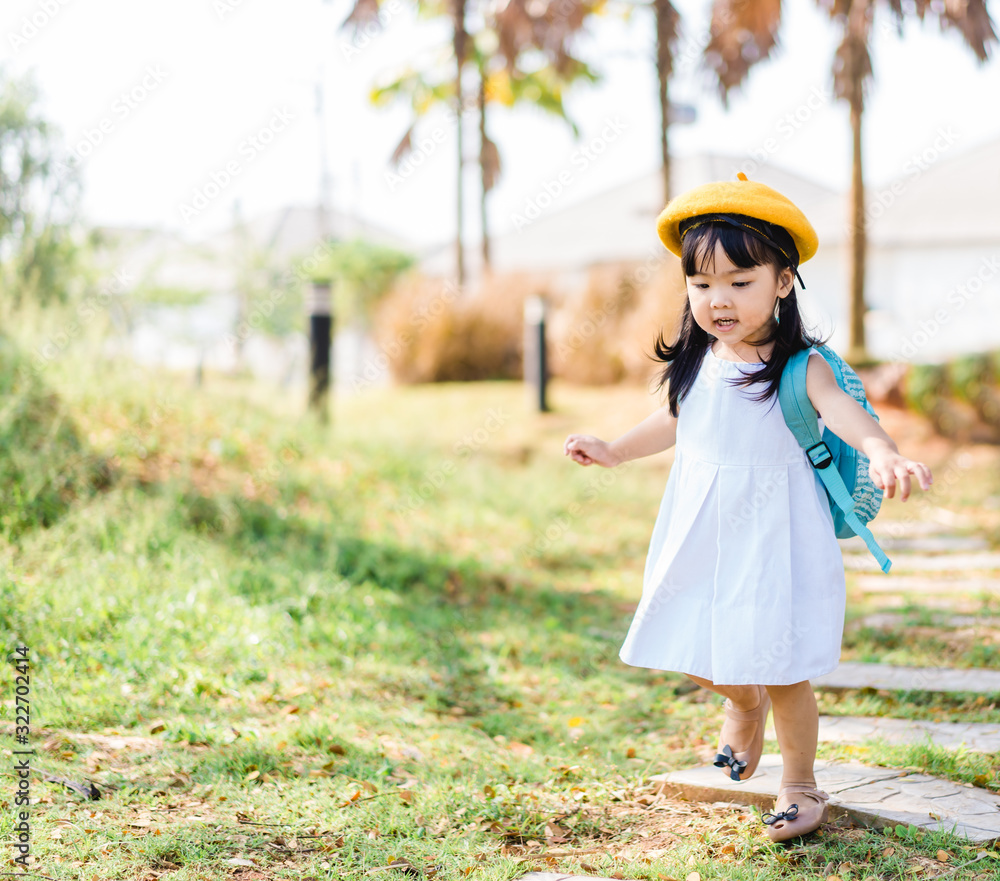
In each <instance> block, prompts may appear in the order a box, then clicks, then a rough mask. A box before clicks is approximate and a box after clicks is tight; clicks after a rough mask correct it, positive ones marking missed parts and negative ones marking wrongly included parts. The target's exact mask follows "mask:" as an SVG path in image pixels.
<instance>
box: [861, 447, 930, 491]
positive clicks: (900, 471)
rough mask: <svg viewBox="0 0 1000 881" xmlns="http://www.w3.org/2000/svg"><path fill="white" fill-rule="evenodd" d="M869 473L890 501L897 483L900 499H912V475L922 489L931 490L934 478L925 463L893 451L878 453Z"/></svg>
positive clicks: (870, 465) (873, 458)
mask: <svg viewBox="0 0 1000 881" xmlns="http://www.w3.org/2000/svg"><path fill="white" fill-rule="evenodd" d="M868 473H869V474H871V477H872V480H873V481H874V482H875V486H877V487H878V488H879V489H880V490H882V492H883V493H884V494H885V495H886V496H888V497H889V498H890V499H891V498H892V497H893V496H894V495H895V493H896V483H897V482H898V483H899V498H900V500H901V501H904V502H905V501H906V500H907V499H908V498H909V497H910V475H911V474H913V475H914V476H915V477H916V478H917V481H918V483H919V484H920V488H921V489H922V490H924V491H927V490H928V489H930V487H931V484H932V483H933V482H934V478H933V477H932V476H931V469H930V468H928V467H927V466H926V465H924V463H923V462H914V461H913V460H912V459H907V458H906V457H905V456H902V455H900V454H899V453H896V452H893V451H891V450H888V449H887V450H885V451H878V452H876V453H875V454H874V455H873V456H872V457H871V459H870V464H869V465H868Z"/></svg>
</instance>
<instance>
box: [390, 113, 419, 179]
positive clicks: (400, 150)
mask: <svg viewBox="0 0 1000 881" xmlns="http://www.w3.org/2000/svg"><path fill="white" fill-rule="evenodd" d="M416 125H417V124H416V123H413V125H411V126H410V127H409V128H408V129H407V130H406V134H405V135H403V138H402V140H401V141H400V142H399V143H398V144H397V145H396V149H395V150H393V151H392V156H390V157H389V161H390V162H391V163H392V164H393V166H394V167H395V168H398V167H399V163H400V162H402V161H403V160H404V159H405V158H406V157H407V156H409V155H410V153H411V152H412V151H413V130H414V129H415V128H416Z"/></svg>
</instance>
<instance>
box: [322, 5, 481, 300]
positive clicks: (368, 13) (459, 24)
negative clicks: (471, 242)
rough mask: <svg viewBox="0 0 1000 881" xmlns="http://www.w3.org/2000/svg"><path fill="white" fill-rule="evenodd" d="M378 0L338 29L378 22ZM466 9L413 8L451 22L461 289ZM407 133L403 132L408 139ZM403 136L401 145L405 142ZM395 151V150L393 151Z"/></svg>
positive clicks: (354, 10) (353, 12)
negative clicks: (444, 16) (463, 80)
mask: <svg viewBox="0 0 1000 881" xmlns="http://www.w3.org/2000/svg"><path fill="white" fill-rule="evenodd" d="M379 3H380V0H355V3H354V7H353V8H352V10H351V12H350V14H349V15H348V16H347V18H346V19H344V23H343V24H342V25H341V28H351V29H358V28H360V27H362V26H363V25H365V24H372V23H375V24H377V23H378V12H379ZM467 7H468V0H429V2H426V0H417V8H418V9H419V10H421V11H427V12H429V14H431V15H435V14H448V15H449V17H450V18H451V19H452V35H451V44H452V51H453V52H454V57H455V70H454V79H453V87H454V88H453V91H452V95H453V99H452V100H453V102H454V111H455V116H456V121H457V128H456V140H457V152H458V199H457V203H456V212H457V215H458V218H457V219H458V226H457V232H456V235H455V249H456V260H457V264H456V274H457V276H458V279H457V280H458V285H459V287H461V286H462V285H463V284H464V283H465V251H464V248H463V244H462V224H463V211H462V201H463V198H464V197H463V192H464V190H463V185H462V176H463V175H462V172H463V170H464V168H463V167H464V161H463V153H462V150H463V144H462V142H463V138H462V109H463V106H464V104H463V92H462V73H463V71H464V70H465V62H466V57H467V44H468V37H469V34H468V31H467V30H466V11H467ZM408 135H409V133H407V137H408ZM407 137H404V142H405V141H406V140H407ZM397 152H398V148H397Z"/></svg>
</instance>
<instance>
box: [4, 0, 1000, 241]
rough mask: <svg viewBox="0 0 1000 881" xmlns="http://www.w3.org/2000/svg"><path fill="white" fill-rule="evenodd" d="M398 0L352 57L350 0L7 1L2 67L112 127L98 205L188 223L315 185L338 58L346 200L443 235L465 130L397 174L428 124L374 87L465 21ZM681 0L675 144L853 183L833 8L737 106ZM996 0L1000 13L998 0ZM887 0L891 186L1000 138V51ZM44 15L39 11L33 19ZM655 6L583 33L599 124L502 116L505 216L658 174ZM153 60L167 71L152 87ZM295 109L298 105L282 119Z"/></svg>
mask: <svg viewBox="0 0 1000 881" xmlns="http://www.w3.org/2000/svg"><path fill="white" fill-rule="evenodd" d="M384 2H387V3H391V4H392V6H393V7H394V8H396V9H398V10H400V11H399V12H398V13H397V14H395V15H392V16H391V17H390V19H389V21H388V22H387V25H386V27H385V29H384V30H383V32H382V33H380V34H378V35H376V36H375V37H374V38H373V39H371V40H370V42H369V43H368V45H366V46H365V47H364V48H363V49H362V50H361V52H360V53H356V54H352V55H351V57H349V58H348V57H347V53H345V51H344V45H345V44H346V43H347V42H348V41H349V39H350V37H349V35H348V34H346V33H344V32H340V31H338V29H337V28H338V25H339V24H340V23H341V22H342V21H343V20H344V18H345V17H346V15H347V12H348V10H349V8H350V3H349V0H332V2H331V3H329V4H324V3H323V2H321V0H283V2H281V3H278V2H277V0H270V2H268V0H172V2H170V3H169V4H168V3H156V4H149V3H137V2H135V0H131V2H129V0H4V2H3V4H2V7H0V68H2V69H4V70H5V71H6V72H7V73H8V74H10V73H15V74H20V73H24V72H28V71H33V72H34V74H35V77H36V79H37V81H38V83H39V85H40V87H41V90H42V93H43V99H44V111H45V113H46V114H47V115H48V117H49V118H50V119H51V120H52V121H53V122H55V123H56V124H57V125H58V126H59V127H60V128H61V129H62V131H63V133H64V134H65V136H66V138H67V140H68V141H69V142H70V143H73V144H82V145H83V149H84V150H87V148H88V147H89V144H88V141H87V135H88V132H89V133H90V137H91V140H96V139H97V136H98V135H100V138H101V143H100V144H99V145H98V146H97V147H95V148H93V149H92V150H89V153H88V155H87V156H86V158H84V159H83V160H82V168H83V174H84V182H85V201H84V208H85V213H86V215H87V217H88V218H89V219H90V220H92V221H94V222H98V223H110V224H137V225H162V226H167V227H171V228H174V229H178V230H181V231H183V232H184V233H185V234H187V235H189V236H191V237H197V236H200V235H204V234H207V233H209V232H212V231H214V230H216V229H219V228H221V227H224V226H225V225H227V224H228V223H229V222H230V221H231V218H232V212H233V202H234V199H237V198H238V199H239V200H240V202H241V205H242V210H243V212H244V213H245V214H246V215H247V216H253V215H254V214H257V213H259V212H262V211H266V210H269V209H272V208H275V207H278V206H281V205H284V204H288V203H292V202H295V203H314V202H315V200H316V199H317V194H318V190H319V179H320V173H319V141H320V137H319V134H320V133H319V126H318V123H317V117H316V114H315V106H316V101H315V82H316V80H317V78H318V77H319V76H320V73H321V71H323V75H324V81H325V83H326V96H327V108H328V109H327V126H326V141H327V147H328V155H329V163H330V169H331V172H332V176H333V185H334V186H333V193H332V195H333V205H334V207H335V208H337V209H339V210H342V211H348V212H350V211H355V212H357V213H358V214H360V215H361V216H363V217H364V218H365V219H366V220H368V221H370V222H372V223H375V224H378V225H380V226H382V227H384V228H386V229H388V230H391V231H393V232H395V233H397V234H399V235H401V236H403V237H405V238H408V239H410V240H411V241H413V242H414V243H415V244H418V245H424V244H430V243H434V242H441V241H446V240H448V239H450V238H451V237H453V235H454V228H455V211H454V202H455V182H454V177H455V175H454V172H453V169H454V166H455V138H454V128H453V126H452V125H451V124H450V122H449V120H448V118H447V117H446V116H445V115H444V114H443V113H436V114H431V115H429V116H428V118H427V119H426V120H425V122H424V123H423V125H422V127H421V128H420V129H418V139H419V138H420V137H421V135H425V136H430V137H431V143H434V140H433V136H434V134H435V132H436V133H437V136H438V141H439V142H438V143H435V146H434V149H433V151H432V152H430V153H429V155H428V156H427V158H426V159H425V160H424V162H423V163H422V165H421V166H420V167H419V168H416V169H415V170H414V171H413V173H412V174H411V175H409V176H408V177H407V178H406V179H405V180H404V181H403V182H402V183H401V184H398V185H397V186H395V187H390V185H389V183H388V182H387V180H386V172H387V171H389V166H388V164H387V161H388V158H389V155H390V153H391V152H392V149H393V148H394V147H395V145H396V143H397V142H398V140H399V138H400V137H401V136H402V134H403V132H404V131H405V130H406V127H407V125H408V124H409V109H408V107H402V106H400V107H396V108H393V109H390V110H384V109H383V110H376V109H374V108H372V107H371V106H370V105H369V104H368V101H367V95H368V92H369V89H370V87H371V85H372V83H373V81H374V80H375V79H376V78H377V77H378V76H380V75H384V73H385V72H386V71H387V70H390V69H392V68H393V67H394V66H395V65H397V64H400V63H405V62H406V61H408V60H410V59H414V58H416V57H417V53H419V52H421V51H432V50H433V48H434V46H436V45H438V44H440V43H441V42H442V41H445V40H447V31H446V28H445V27H443V26H442V25H441V24H440V23H438V24H433V23H428V22H423V21H421V22H419V23H418V22H415V21H414V18H413V15H412V14H411V13H410V11H409V8H410V7H409V4H406V3H404V2H403V0H384ZM677 5H678V7H679V8H680V9H681V10H682V12H683V14H684V21H685V23H686V24H687V34H688V39H687V40H686V42H685V47H686V51H683V52H682V55H683V56H684V57H683V58H682V61H681V64H680V70H679V72H678V75H677V76H676V77H675V79H674V81H673V83H672V86H671V88H672V97H673V100H675V101H676V102H678V103H690V104H694V105H696V106H697V109H698V119H697V121H696V122H695V123H694V124H691V125H685V126H675V127H673V128H672V129H671V133H672V134H671V137H672V146H673V152H674V154H675V155H687V154H692V153H698V152H702V151H711V152H733V153H737V154H745V155H748V154H750V153H751V152H752V151H754V150H760V149H761V147H762V146H763V145H764V144H765V143H768V139H773V140H772V141H771V142H770V143H771V146H772V147H776V149H774V150H773V152H772V153H771V154H770V156H769V157H768V161H770V162H772V163H774V164H777V165H781V166H784V167H786V168H789V169H791V170H794V171H796V172H798V173H800V174H802V175H803V176H806V177H809V178H812V179H815V180H817V181H820V182H822V183H825V184H827V185H828V186H831V187H834V188H846V186H847V184H848V179H849V172H850V151H849V146H850V130H849V126H848V121H847V111H846V107H845V106H844V105H843V103H842V102H833V101H832V100H829V98H828V96H829V88H830V79H831V74H830V70H831V61H832V56H833V50H834V48H835V45H836V41H835V29H834V27H833V26H832V25H831V24H829V22H828V19H827V17H826V14H825V13H824V12H821V11H820V10H818V9H817V8H816V6H815V4H811V3H791V2H788V3H786V4H785V8H786V16H787V18H786V21H785V28H784V30H783V36H782V46H781V48H780V50H779V51H778V53H777V56H776V58H775V59H773V60H771V61H769V62H764V63H763V64H762V65H761V66H759V67H758V68H757V69H756V70H755V71H754V72H753V73H752V74H751V79H750V82H749V84H748V86H747V87H746V88H745V89H744V90H743V92H742V93H739V94H735V95H733V96H732V98H731V101H730V105H731V106H730V109H729V110H728V111H725V110H724V109H723V108H722V107H721V104H720V102H719V100H718V98H717V97H716V95H715V93H714V92H713V91H712V90H711V88H710V86H709V85H708V84H707V75H706V74H705V73H704V71H702V70H700V69H699V68H698V66H697V61H698V53H697V51H696V50H697V42H698V41H699V40H700V36H701V34H702V33H703V32H704V19H705V15H706V12H705V10H706V8H707V3H706V2H701V0H679V2H677ZM227 6H228V7H230V8H229V9H228V10H227V9H226V7H227ZM46 10H49V11H48V12H47V11H46ZM990 11H991V14H992V15H993V17H994V20H995V21H997V20H998V17H1000V11H998V9H997V6H996V3H995V2H994V3H993V4H992V6H991V9H990ZM879 12H880V13H881V17H877V19H876V33H877V37H876V40H875V45H874V64H875V74H876V86H875V89H874V91H873V93H872V95H871V98H870V103H869V110H868V113H867V115H866V120H867V123H866V124H867V128H866V130H865V161H866V177H867V181H868V183H869V184H871V185H876V186H877V185H879V184H880V183H884V182H885V181H887V180H890V179H892V178H893V177H896V176H898V175H901V174H903V167H904V165H905V163H906V162H907V161H908V160H909V159H910V157H911V156H913V155H914V154H917V153H920V152H922V151H923V149H924V148H926V147H927V146H928V145H930V144H931V143H932V142H933V141H934V139H935V138H936V137H937V132H938V131H939V130H940V129H950V130H951V132H952V133H953V137H954V138H956V139H957V143H956V146H955V147H954V149H955V152H956V155H957V154H958V153H959V152H960V151H962V150H965V149H968V148H971V147H973V146H976V145H978V144H981V143H983V142H985V141H989V140H993V139H1000V113H998V112H997V110H998V109H1000V62H998V57H1000V56H998V54H997V53H994V59H993V60H991V61H990V62H988V63H987V64H986V65H984V66H980V65H978V64H977V63H976V61H975V59H974V57H973V56H972V53H971V52H969V51H968V50H967V49H965V48H964V46H963V45H962V43H961V41H960V37H959V35H958V34H957V33H946V34H941V33H940V32H939V29H938V26H937V24H936V21H934V20H929V21H927V22H926V23H924V25H923V26H920V25H919V24H916V23H915V24H912V25H908V26H907V27H906V29H905V31H904V35H903V39H899V38H898V37H897V35H896V33H895V29H894V28H893V27H891V25H890V21H889V17H888V14H887V13H886V12H885V11H884V9H883V8H880V10H879ZM32 18H35V19H36V20H37V21H38V22H40V23H41V26H40V27H38V28H37V32H35V33H34V34H32V33H31V24H30V20H31V19H32ZM651 20H652V19H651V14H650V13H648V12H646V11H645V10H640V11H639V12H637V13H636V14H635V15H634V16H633V20H632V22H631V23H630V24H628V25H626V24H623V23H621V22H620V21H616V20H614V19H613V18H612V17H610V16H608V17H605V18H603V19H602V20H601V21H600V22H599V23H598V24H597V25H595V26H594V27H593V29H592V30H593V32H594V35H593V36H591V37H590V38H589V39H587V40H586V41H585V42H583V43H582V44H581V46H580V47H579V54H581V55H583V56H584V57H586V58H587V59H589V60H590V61H591V62H592V64H593V65H594V66H595V67H596V68H598V69H599V70H601V71H602V72H603V73H604V77H605V78H604V83H603V84H602V85H601V86H600V87H596V88H595V87H587V86H580V87H579V88H578V89H577V90H576V91H575V92H574V93H573V94H571V96H570V98H569V100H568V102H567V103H568V106H569V109H570V112H571V114H572V115H573V117H574V118H575V119H576V121H577V123H578V124H579V126H580V129H581V142H580V143H578V144H575V143H574V141H573V139H572V136H571V134H570V132H569V129H568V128H567V127H566V126H565V125H564V124H562V123H559V122H557V121H554V120H551V119H548V118H545V117H544V116H542V115H541V114H540V113H539V112H538V111H533V110H531V109H519V110H516V111H508V110H505V109H500V110H498V111H496V112H495V113H494V115H493V118H492V121H491V135H492V137H493V139H494V140H495V141H496V142H497V143H498V145H499V147H500V151H501V157H502V161H503V164H504V172H503V177H502V179H501V183H500V185H499V187H498V188H497V189H496V190H495V191H494V193H493V194H492V196H491V204H490V222H491V224H492V227H493V231H494V233H499V232H503V231H505V230H509V229H511V228H512V219H511V218H512V215H513V214H514V213H516V212H521V211H523V210H524V206H525V202H526V200H527V199H529V198H531V197H533V196H535V195H536V194H537V193H538V192H539V191H540V189H541V187H542V186H543V184H544V183H545V182H546V181H548V180H552V179H554V178H556V177H558V175H559V173H560V172H561V171H565V170H567V169H571V170H573V174H572V181H571V184H570V185H569V186H568V187H567V188H566V190H565V192H564V193H563V194H562V195H561V196H560V198H559V200H557V203H556V205H557V207H563V206H564V205H570V204H572V203H573V202H575V201H577V200H579V199H580V198H583V197H585V196H587V195H590V194H593V193H595V192H599V191H601V190H604V189H607V188H609V187H613V186H615V185H616V184H619V183H621V182H623V181H626V180H629V179H632V178H634V177H636V176H638V175H640V174H643V173H646V172H648V171H650V170H652V169H655V167H656V164H657V155H658V151H659V146H658V135H657V111H656V79H655V70H654V67H653V64H652V61H651V58H652V46H653V37H652V27H651ZM26 25H27V29H26ZM144 77H145V78H146V84H147V85H148V86H152V88H151V89H150V90H149V91H148V92H147V93H146V94H145V96H144V97H142V88H143V87H142V84H143V79H144ZM133 89H138V91H137V93H136V94H137V95H138V96H140V100H137V101H135V102H134V106H133V107H132V108H129V107H127V106H126V105H125V104H124V103H122V101H121V97H120V96H121V95H122V93H128V92H130V91H132V90H133ZM810 96H812V99H811V105H812V107H811V108H810V106H809V104H807V102H808V101H809V100H810ZM817 108H818V109H817ZM278 112H281V113H283V114H284V115H285V118H287V117H288V115H291V120H290V121H288V122H286V123H283V124H282V123H280V120H279V117H276V116H275V114H276V113H278ZM796 112H798V113H799V115H800V117H801V118H804V119H805V121H804V122H803V123H801V124H800V126H799V127H797V128H795V129H792V128H791V127H790V126H789V124H788V122H787V121H786V117H787V116H788V114H795V113H796ZM608 119H616V120H617V121H618V123H619V125H621V126H623V131H622V133H621V134H620V135H619V136H617V137H616V138H615V139H614V141H613V142H611V143H609V145H608V148H607V150H606V151H605V152H604V153H603V154H602V155H601V156H600V158H599V159H597V160H596V161H594V162H593V163H590V164H588V166H587V168H586V169H585V170H580V167H579V165H574V163H573V161H572V157H573V154H574V151H575V150H577V149H578V148H579V147H580V146H581V144H586V143H588V142H589V141H591V140H592V139H593V138H595V137H597V136H598V135H599V134H600V132H601V131H602V129H604V128H605V126H606V124H607V120H608ZM102 121H103V123H104V128H105V132H103V133H101V132H100V126H101V123H102ZM269 123H270V124H273V127H274V128H278V127H279V125H283V130H281V131H279V132H278V133H277V134H275V135H274V136H273V138H271V142H270V143H269V144H267V145H266V146H263V147H262V148H261V149H260V150H259V151H258V150H257V148H256V147H254V146H253V145H252V144H251V143H250V142H248V141H246V140H245V139H247V138H248V137H250V136H253V135H255V133H258V132H259V131H260V130H261V129H262V128H264V127H266V126H268V125H269ZM264 137H265V138H267V137H268V134H267V133H265V134H264ZM477 149H478V148H477V144H476V130H475V126H474V125H470V126H469V127H468V137H467V140H466V153H467V155H469V156H474V155H475V154H476V152H477ZM998 159H1000V141H998ZM233 163H235V164H233ZM227 165H229V166H230V168H236V169H237V170H238V174H236V175H235V176H231V180H230V182H229V183H228V184H227V185H226V186H225V187H223V188H222V191H221V192H220V193H219V195H218V196H217V197H216V198H215V199H214V200H211V201H210V202H209V204H208V205H207V207H204V208H203V209H200V210H198V211H197V212H195V211H193V210H188V211H187V212H182V206H184V205H185V204H186V205H188V206H192V207H193V200H194V198H195V194H196V192H197V191H203V190H204V188H205V186H206V184H208V183H209V182H210V180H211V177H212V175H213V174H215V175H216V179H217V180H224V176H223V172H225V170H226V167H227ZM467 180H468V185H467V203H468V207H467V212H466V213H467V226H466V229H467V233H468V235H469V238H470V239H474V238H476V237H477V236H478V230H479V223H478V207H477V206H478V192H477V189H478V185H477V169H476V168H475V167H474V166H470V168H469V169H468V177H467ZM185 214H186V215H187V220H185V216H184V215H185ZM609 222H613V218H609Z"/></svg>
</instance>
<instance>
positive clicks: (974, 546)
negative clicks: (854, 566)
mask: <svg viewBox="0 0 1000 881" xmlns="http://www.w3.org/2000/svg"><path fill="white" fill-rule="evenodd" d="M876 538H877V539H878V543H879V544H880V545H882V550H884V551H885V552H886V553H887V554H889V555H890V556H891V555H892V552H893V551H896V552H902V553H909V552H912V551H916V552H918V553H923V554H944V553H954V552H956V551H988V550H989V549H990V543H989V542H988V541H987V540H986V539H985V538H982V537H981V536H978V535H917V536H909V537H906V536H898V537H897V536H893V535H892V534H891V533H889V534H888V535H886V534H885V533H881V534H878V535H876ZM840 546H841V547H842V548H843V549H844V550H845V551H851V552H852V553H857V554H862V553H867V551H868V548H867V546H866V545H865V543H864V541H863V540H862V539H861V538H860V537H859V536H854V537H853V538H847V539H844V540H843V541H841V543H840ZM895 565H896V564H895V561H894V562H893V566H895Z"/></svg>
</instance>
